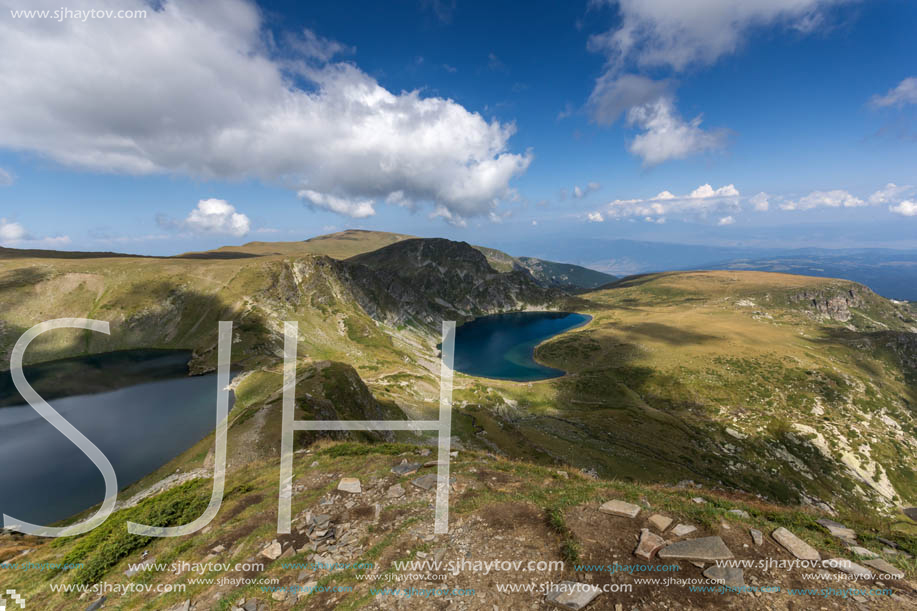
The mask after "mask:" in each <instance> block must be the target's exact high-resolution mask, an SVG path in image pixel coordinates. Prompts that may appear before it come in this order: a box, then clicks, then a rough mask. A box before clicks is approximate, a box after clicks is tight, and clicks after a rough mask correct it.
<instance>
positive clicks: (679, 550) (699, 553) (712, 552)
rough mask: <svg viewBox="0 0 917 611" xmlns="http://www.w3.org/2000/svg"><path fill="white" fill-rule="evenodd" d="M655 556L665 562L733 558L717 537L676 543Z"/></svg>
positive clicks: (712, 560)
mask: <svg viewBox="0 0 917 611" xmlns="http://www.w3.org/2000/svg"><path fill="white" fill-rule="evenodd" d="M656 556H657V557H659V558H661V559H665V560H696V561H699V562H715V561H717V560H731V559H732V558H733V555H732V552H731V551H729V548H728V547H726V544H725V543H723V540H722V539H721V538H719V537H701V538H700V539H688V540H687V541H676V542H675V543H672V544H671V545H667V546H665V547H664V548H662V549H661V550H659V551H658V552H657V553H656Z"/></svg>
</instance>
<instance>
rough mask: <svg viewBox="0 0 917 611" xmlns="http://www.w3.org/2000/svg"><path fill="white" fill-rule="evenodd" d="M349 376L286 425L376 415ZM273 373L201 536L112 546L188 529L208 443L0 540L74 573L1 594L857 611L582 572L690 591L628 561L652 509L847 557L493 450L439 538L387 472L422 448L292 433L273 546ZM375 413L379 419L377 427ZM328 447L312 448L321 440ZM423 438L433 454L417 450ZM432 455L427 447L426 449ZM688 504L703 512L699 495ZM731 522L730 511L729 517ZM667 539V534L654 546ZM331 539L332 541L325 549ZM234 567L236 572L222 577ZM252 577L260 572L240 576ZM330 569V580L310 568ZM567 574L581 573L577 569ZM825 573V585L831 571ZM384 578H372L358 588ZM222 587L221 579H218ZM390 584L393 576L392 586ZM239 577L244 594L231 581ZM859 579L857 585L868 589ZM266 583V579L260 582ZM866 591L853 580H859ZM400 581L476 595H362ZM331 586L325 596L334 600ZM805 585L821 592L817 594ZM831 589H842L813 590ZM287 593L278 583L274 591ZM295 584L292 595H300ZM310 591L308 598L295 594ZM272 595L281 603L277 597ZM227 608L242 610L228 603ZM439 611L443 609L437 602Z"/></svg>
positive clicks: (779, 514) (50, 600)
mask: <svg viewBox="0 0 917 611" xmlns="http://www.w3.org/2000/svg"><path fill="white" fill-rule="evenodd" d="M354 376H355V374H354V372H353V371H352V370H351V369H349V368H348V367H346V366H343V365H340V364H334V363H314V364H310V363H309V362H308V361H307V360H304V361H303V362H302V363H300V367H299V371H298V378H297V393H296V397H297V399H296V403H297V418H300V419H302V418H313V417H330V414H324V413H321V412H322V411H323V410H324V409H326V408H327V407H329V406H331V405H334V409H335V410H336V412H337V415H340V416H344V417H351V418H363V417H367V416H369V415H373V416H376V415H378V410H379V409H380V408H379V407H378V406H379V405H380V403H379V402H377V401H375V400H374V399H372V397H371V396H370V395H369V394H368V391H367V389H366V388H365V387H363V386H362V384H361V383H359V382H358V381H357V379H356V378H355V377H354ZM281 377H282V370H281V368H280V367H267V368H264V369H262V370H260V371H258V372H255V373H253V374H251V375H249V376H248V377H246V378H245V379H244V380H242V381H241V382H240V383H239V385H238V388H237V395H238V402H237V405H236V408H235V409H234V410H233V412H232V414H231V424H230V428H229V442H228V448H229V460H228V465H229V467H228V468H229V471H228V476H227V483H226V494H225V496H224V500H223V504H222V508H221V510H220V512H219V514H218V515H217V517H216V518H215V520H214V521H213V523H212V524H211V525H210V526H208V527H207V528H205V529H203V530H201V531H199V532H198V533H196V534H194V535H192V536H188V537H183V538H179V539H151V538H145V537H139V536H133V535H130V534H128V533H127V531H126V528H125V522H126V521H127V520H132V521H139V522H142V523H155V524H160V525H175V524H181V523H186V522H188V521H190V520H191V519H193V518H194V517H196V516H197V515H199V514H200V512H201V511H202V510H203V508H204V506H205V505H206V503H207V499H209V496H210V488H209V486H210V480H209V479H207V478H206V476H207V474H208V473H209V470H208V469H209V468H204V469H201V465H209V464H210V463H211V462H212V460H211V450H210V448H211V447H212V444H213V436H212V435H211V436H210V437H208V438H207V439H205V440H202V441H201V442H200V443H198V444H197V445H196V446H195V447H193V448H191V449H190V450H189V451H187V452H185V453H184V454H183V455H182V456H180V457H179V458H177V459H176V460H174V461H172V462H171V463H170V464H168V465H166V466H164V467H163V468H162V469H160V470H159V472H157V473H156V474H153V475H151V476H150V477H148V478H145V480H144V481H142V482H139V483H137V484H135V485H134V486H131V487H130V489H128V490H127V491H125V492H124V493H122V495H121V499H122V500H123V501H126V503H125V505H123V506H122V508H121V509H120V510H119V511H118V512H116V513H115V514H114V515H113V516H112V517H111V518H109V520H108V521H107V522H106V523H105V524H104V525H103V526H101V527H99V528H97V529H96V530H94V531H92V532H91V533H89V534H86V535H83V536H80V537H71V538H64V539H59V540H54V541H49V540H47V539H44V540H41V539H35V538H31V537H21V536H13V535H8V534H0V562H4V561H8V562H31V563H34V564H41V563H50V564H57V565H59V564H67V563H69V564H77V565H78V566H76V567H75V568H73V569H72V570H69V571H60V570H47V571H16V570H9V571H6V572H5V573H4V587H8V588H14V589H16V590H17V591H18V592H19V593H20V594H23V595H24V596H25V597H26V600H28V604H29V605H30V606H31V607H32V608H41V609H74V608H75V609H83V608H85V607H87V606H88V605H89V604H91V603H93V602H94V601H97V600H99V596H98V595H90V596H83V597H80V595H79V594H77V593H61V592H53V591H52V590H51V589H50V588H49V584H51V583H54V584H61V583H63V584H72V585H75V586H90V585H92V584H96V583H99V582H104V583H106V584H110V585H109V587H112V586H116V585H117V586H120V587H124V586H127V585H128V584H142V585H151V586H153V587H154V588H156V587H157V586H163V585H166V584H169V585H172V586H175V585H184V586H186V587H187V589H186V590H184V591H180V592H174V591H173V592H165V593H159V592H157V591H156V590H155V589H154V590H153V591H152V593H140V592H131V593H129V594H127V595H125V596H120V595H114V596H113V595H111V594H109V595H108V597H107V601H106V608H107V607H108V606H110V605H112V604H114V605H117V608H119V609H125V610H134V609H157V610H162V609H168V610H170V611H171V610H172V609H173V608H174V609H176V610H177V609H182V608H188V607H184V606H183V605H185V604H186V603H188V604H190V605H194V606H193V607H192V608H194V609H226V610H229V609H234V608H235V607H237V606H241V605H242V604H248V603H250V602H251V601H255V602H256V608H258V609H261V608H262V605H264V608H268V609H291V608H292V609H328V608H336V609H390V608H393V606H397V605H405V607H406V608H425V609H426V608H440V605H446V604H450V602H451V604H452V605H458V606H461V607H462V608H467V609H471V610H480V609H483V610H486V611H491V610H492V609H493V607H494V606H497V607H498V608H501V609H517V608H530V607H532V605H540V604H541V601H542V600H543V595H542V594H539V593H531V592H513V593H508V592H507V593H501V592H499V591H498V590H497V584H528V583H533V582H534V583H540V582H555V583H556V582H560V581H561V580H565V579H570V580H574V581H579V582H587V583H589V582H591V583H594V584H597V585H602V584H615V583H617V584H631V585H633V590H632V591H629V592H623V593H616V594H603V595H601V596H600V597H599V598H598V599H597V600H596V601H595V602H594V603H593V604H592V606H590V609H595V610H609V611H610V610H611V609H615V605H616V604H623V605H625V608H630V607H634V606H640V607H641V608H642V607H645V606H646V605H648V604H649V605H651V606H652V607H654V608H655V607H658V608H680V609H705V608H710V607H711V606H716V605H727V606H729V608H737V609H738V608H741V609H762V610H763V609H774V608H778V609H793V608H799V607H798V606H799V605H810V604H815V605H817V606H818V608H825V609H856V608H859V607H858V604H859V603H858V602H856V601H854V600H853V599H852V598H848V597H839V596H833V597H821V596H818V595H811V596H799V595H790V594H789V593H788V592H787V589H788V588H811V587H813V586H812V584H811V582H807V581H806V580H805V579H804V578H803V576H802V574H803V573H804V572H805V571H803V570H769V569H765V568H763V567H762V566H758V567H755V568H750V569H747V570H746V571H745V579H746V581H747V582H748V583H750V584H756V585H759V586H768V587H779V588H780V589H781V590H780V591H779V592H777V593H768V594H767V595H766V596H761V597H753V596H752V595H750V594H722V593H717V592H690V591H688V590H687V589H685V588H678V587H672V588H665V587H660V586H656V585H641V584H639V583H638V582H637V581H636V578H639V577H645V575H641V574H629V573H609V572H608V571H604V570H601V569H598V568H596V567H597V566H599V565H606V566H610V565H612V564H613V563H616V562H617V563H621V564H629V563H631V562H640V563H644V562H645V563H648V564H652V565H661V564H675V565H677V566H678V573H677V575H678V577H680V578H685V579H702V576H701V571H702V569H701V568H698V567H696V566H695V565H693V564H692V563H690V562H686V561H675V562H674V563H673V562H672V561H662V560H659V559H658V558H656V559H652V560H649V561H644V560H641V559H636V558H634V556H633V555H632V554H633V551H634V545H635V539H636V536H637V534H638V533H639V529H640V528H641V527H650V528H651V526H650V524H649V523H648V522H647V519H648V518H649V516H650V515H652V514H653V513H657V512H658V513H661V514H663V515H666V516H669V517H671V518H673V519H674V520H675V521H676V522H678V523H684V524H690V525H693V526H695V527H696V528H697V529H698V530H697V531H696V532H695V533H692V534H690V535H689V536H688V537H687V538H694V537H701V536H720V537H721V538H722V539H723V540H724V541H725V543H726V544H727V545H728V547H729V548H730V549H731V550H732V551H733V553H734V554H735V556H736V558H738V559H741V560H750V561H752V562H764V561H783V562H787V561H789V560H791V559H792V558H791V556H790V555H789V554H788V553H787V552H786V551H785V550H783V548H781V547H780V546H779V545H777V543H776V542H775V541H774V540H773V539H772V538H771V537H769V536H767V537H766V539H765V541H764V543H763V544H762V545H761V546H756V545H753V544H752V543H751V538H750V536H749V533H748V529H749V528H756V529H759V530H761V531H762V532H764V533H765V534H766V535H769V534H770V533H772V532H773V531H774V530H775V529H777V528H779V527H784V528H788V529H790V530H791V531H792V532H794V533H795V534H796V535H798V536H799V537H802V538H803V539H804V540H805V541H807V542H808V543H810V544H811V545H814V546H816V547H817V548H818V549H819V550H820V552H821V553H822V555H823V557H826V558H828V557H831V558H836V557H840V558H847V559H854V560H855V559H856V558H855V556H853V555H852V554H851V552H850V551H849V550H847V549H846V548H845V547H844V546H843V545H842V543H841V542H840V541H839V540H838V539H835V538H833V537H831V536H829V535H828V533H827V532H826V531H825V529H824V528H823V527H822V526H820V525H819V524H818V523H817V522H816V520H817V519H818V517H819V514H818V513H817V512H815V511H813V510H812V509H811V508H787V507H783V506H779V505H774V504H771V503H767V502H762V501H761V500H760V499H757V498H755V497H754V496H751V495H746V494H737V493H733V492H726V491H723V490H713V489H698V488H697V487H695V486H687V487H667V486H659V485H646V484H636V483H630V482H626V481H623V480H621V479H603V478H599V479H596V478H594V477H591V476H589V475H588V474H586V473H583V472H580V471H578V470H575V469H573V470H571V469H566V470H557V469H556V468H553V467H547V466H543V465H535V464H531V463H528V462H524V461H515V460H507V459H505V458H501V457H496V456H494V455H492V454H489V453H485V452H479V451H469V450H467V449H460V450H459V452H458V455H457V457H455V458H454V459H453V460H452V469H451V473H452V475H453V478H454V481H453V483H452V486H451V488H452V491H451V503H450V531H449V534H448V535H440V536H434V535H432V529H433V509H432V506H433V503H432V500H433V495H434V491H433V490H427V491H424V490H422V489H420V488H419V487H417V486H414V485H413V484H412V481H413V480H414V479H415V478H416V477H417V476H418V475H421V474H426V473H430V472H432V470H431V469H430V468H428V467H421V468H420V472H419V473H417V474H414V475H409V476H398V475H396V474H394V473H392V472H391V468H392V467H393V466H395V465H397V464H399V463H401V462H402V461H405V460H407V461H416V462H418V463H422V462H423V461H424V460H428V459H427V458H424V455H425V454H426V455H429V456H431V457H432V456H435V454H434V455H430V454H429V452H428V450H429V448H428V447H427V448H424V446H423V445H418V444H423V443H424V442H423V440H422V439H420V438H419V437H415V438H413V439H412V440H411V441H412V443H404V441H407V440H408V439H407V438H403V439H402V442H395V443H379V442H376V443H371V444H367V443H365V442H360V443H358V442H341V441H337V442H329V441H327V440H320V441H318V442H317V443H312V444H311V445H309V443H310V442H312V441H313V439H312V438H308V437H306V436H305V434H303V433H299V434H297V437H296V447H297V448H299V449H298V450H297V455H296V458H295V460H294V472H293V491H294V494H293V501H292V516H293V526H294V529H293V532H292V533H291V534H290V535H279V536H278V535H277V534H276V516H277V494H278V482H279V480H278V477H279V473H278V457H277V449H278V447H279V417H280V411H281V408H280V404H279V397H280V386H281ZM383 417H392V416H390V415H384V416H383ZM326 436H327V435H326ZM427 443H431V441H429V440H428V441H427ZM434 453H435V449H434ZM166 476H171V477H172V478H173V480H172V483H171V485H170V486H166V487H164V489H157V490H156V491H155V492H154V493H152V494H147V491H148V488H149V486H150V485H152V484H153V483H155V482H158V481H161V480H162V478H164V477H166ZM342 477H356V478H359V479H360V481H361V484H362V492H361V493H360V494H349V493H342V492H338V491H336V488H337V485H338V482H339V481H340V479H341V478H342ZM697 498H700V499H702V502H700V503H698V502H697V501H696V500H694V499H697ZM610 499H619V500H626V501H629V502H632V503H636V504H637V505H639V506H640V507H641V508H642V511H641V513H640V515H639V516H638V517H637V518H636V519H630V518H623V517H616V516H610V515H606V514H604V513H601V512H600V511H598V507H599V505H600V504H601V503H603V502H605V501H608V500H610ZM737 512H738V513H737ZM318 515H325V516H327V518H328V520H329V524H330V525H332V526H333V528H334V533H333V538H332V539H331V540H330V541H326V542H325V543H322V542H321V540H316V539H315V538H314V537H313V539H312V540H310V536H309V535H310V533H312V534H316V531H315V530H313V529H311V528H309V520H310V517H311V516H318ZM838 518H839V519H842V520H843V521H844V523H845V525H847V526H848V527H850V528H852V529H853V530H855V531H856V534H857V536H858V541H859V543H860V544H861V545H863V546H866V547H867V548H868V549H871V550H875V551H876V552H882V550H883V549H886V548H887V546H888V543H886V542H883V541H880V540H879V538H880V537H881V538H882V539H884V540H885V541H890V542H892V543H893V544H894V545H897V546H898V548H899V549H900V550H901V551H906V552H909V553H910V554H912V555H913V554H915V553H917V538H915V537H914V536H913V535H910V534H908V533H907V532H905V531H903V530H902V529H904V528H910V527H911V523H910V522H909V520H907V518H905V517H903V516H898V517H894V518H891V519H881V518H878V517H876V516H874V515H871V514H863V513H859V514H857V513H849V514H848V513H844V514H842V515H841V516H838ZM666 536H667V537H668V538H671V539H678V537H676V536H675V535H673V534H671V533H669V534H668V535H666ZM274 541H276V542H277V543H278V544H279V546H280V551H281V552H282V553H281V555H280V557H279V558H278V557H276V555H275V556H274V558H273V559H271V558H268V557H266V556H264V555H262V553H261V552H262V551H265V550H267V549H268V548H269V546H270V545H271V544H272V542H274ZM329 542H330V543H331V544H330V545H329ZM885 557H886V558H888V559H889V561H891V562H892V563H894V565H895V566H897V567H900V568H901V569H902V570H903V571H904V572H905V573H906V579H894V580H888V581H885V582H883V583H882V585H881V586H880V585H879V584H875V587H881V588H883V589H888V594H885V595H882V596H874V597H870V599H869V603H870V608H875V609H905V608H915V604H917V590H915V588H914V585H913V582H912V581H911V580H913V579H914V577H915V576H917V567H915V565H914V563H913V561H911V560H907V559H905V557H904V556H903V555H900V554H898V555H889V554H885ZM463 559H464V560H466V561H468V560H470V561H481V560H484V561H490V560H494V559H498V560H522V561H523V562H525V561H529V560H535V561H546V562H556V563H563V564H556V565H554V566H553V567H551V568H550V569H548V570H544V571H538V572H534V571H532V572H528V571H526V570H521V569H517V570H508V571H494V572H491V573H486V572H484V571H482V570H475V569H473V568H468V569H459V570H457V571H456V572H455V573H453V572H451V571H442V572H444V573H445V579H443V580H439V579H434V580H430V579H426V580H425V579H424V578H423V577H421V578H420V579H418V580H417V581H411V582H400V583H399V582H397V581H394V580H390V581H387V580H386V578H385V576H386V575H389V576H392V577H394V576H399V577H400V578H402V579H411V577H412V576H415V575H423V574H425V573H428V572H429V570H428V569H427V570H420V571H418V570H417V569H413V570H412V569H397V568H395V566H394V562H395V561H402V560H417V561H423V560H437V561H441V562H453V563H458V562H461V561H462V560H463ZM143 560H147V561H149V562H150V564H151V565H161V567H162V568H151V569H150V570H141V571H139V572H137V573H134V574H128V573H127V571H128V569H129V567H130V565H131V564H137V563H140V562H141V561H143ZM182 563H187V564H186V565H185V566H187V567H191V566H193V565H195V564H198V565H201V566H203V565H205V564H206V563H219V564H221V565H222V564H225V567H226V568H223V567H221V568H214V567H213V566H212V565H211V566H210V568H209V570H203V571H201V572H198V573H196V572H194V571H192V570H190V569H189V568H185V569H183V570H173V569H172V568H171V566H172V565H176V566H177V565H181V564H182ZM239 563H241V564H242V565H244V566H241V567H240V568H238V569H237V568H236V567H237V565H238V564H239ZM255 565H260V566H255ZM322 565H324V566H329V567H330V566H332V565H336V566H337V567H338V568H334V569H331V568H321V566H322ZM579 565H591V566H592V567H593V568H582V567H580V566H579ZM833 574H837V572H836V571H835V572H833ZM377 575H381V576H383V579H382V580H380V581H370V580H368V579H367V577H369V576H377ZM220 579H222V580H223V581H222V582H220V581H218V580H220ZM389 579H391V578H389ZM240 580H248V581H240ZM873 583H874V582H873V581H872V580H869V581H867V582H858V584H857V585H856V587H858V588H868V587H872V586H873ZM265 584H267V585H266V586H265ZM867 584H868V585H867ZM399 585H408V586H409V587H414V588H423V589H431V588H443V587H448V588H457V589H462V590H474V592H475V593H474V596H459V595H451V596H437V597H436V598H435V599H429V600H426V599H421V598H419V597H414V598H412V599H410V600H399V599H398V598H397V597H391V596H385V595H380V594H374V592H373V590H372V589H373V588H385V587H398V586H399ZM335 587H336V588H340V589H339V590H338V591H333V590H332V589H331V588H335ZM817 587H822V585H818V586H817ZM828 587H846V585H843V586H841V585H836V584H834V583H831V584H828ZM284 588H292V590H291V591H285V590H284ZM296 588H300V590H297V589H296ZM308 588H316V589H315V590H310V589H308ZM278 590H280V591H278ZM240 601H241V602H240ZM447 601H449V602H447Z"/></svg>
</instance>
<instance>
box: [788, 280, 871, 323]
mask: <svg viewBox="0 0 917 611" xmlns="http://www.w3.org/2000/svg"><path fill="white" fill-rule="evenodd" d="M790 301H791V302H794V303H807V304H808V306H809V307H810V308H811V309H812V310H813V311H814V312H815V313H816V314H817V315H819V316H822V317H825V318H829V319H831V320H836V321H839V322H847V321H848V320H850V319H851V318H853V314H852V313H851V312H850V309H851V308H857V307H860V306H862V305H863V298H862V296H861V295H860V294H859V291H857V290H856V289H852V288H851V289H848V290H838V291H836V292H829V291H824V290H818V291H813V290H805V291H803V292H801V293H796V294H795V295H792V296H790Z"/></svg>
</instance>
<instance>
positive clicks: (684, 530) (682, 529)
mask: <svg viewBox="0 0 917 611" xmlns="http://www.w3.org/2000/svg"><path fill="white" fill-rule="evenodd" d="M696 530H697V527H696V526H691V525H690V524H679V525H678V526H676V527H675V528H673V529H672V532H671V533H670V534H673V535H675V536H676V537H684V536H685V535H690V534H691V533H693V532H694V531H696Z"/></svg>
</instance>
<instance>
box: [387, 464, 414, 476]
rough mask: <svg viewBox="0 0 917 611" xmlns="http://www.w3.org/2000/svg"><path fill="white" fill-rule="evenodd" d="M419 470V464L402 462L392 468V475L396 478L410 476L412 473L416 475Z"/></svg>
mask: <svg viewBox="0 0 917 611" xmlns="http://www.w3.org/2000/svg"><path fill="white" fill-rule="evenodd" d="M419 469H420V463H417V462H403V463H401V464H399V465H395V466H394V467H392V473H394V474H395V475H398V476H404V475H411V474H412V473H417V471H418V470H419Z"/></svg>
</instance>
